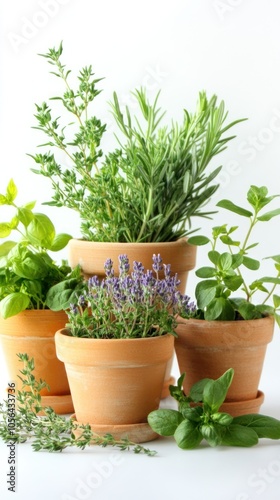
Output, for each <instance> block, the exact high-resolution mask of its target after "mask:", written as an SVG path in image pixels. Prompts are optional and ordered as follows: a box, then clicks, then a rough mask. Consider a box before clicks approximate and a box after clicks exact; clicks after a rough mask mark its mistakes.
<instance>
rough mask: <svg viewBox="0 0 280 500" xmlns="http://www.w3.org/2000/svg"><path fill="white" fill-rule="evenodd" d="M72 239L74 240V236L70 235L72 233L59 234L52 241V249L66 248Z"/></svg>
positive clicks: (53, 250)
mask: <svg viewBox="0 0 280 500" xmlns="http://www.w3.org/2000/svg"><path fill="white" fill-rule="evenodd" d="M70 240H72V236H70V234H66V233H60V234H57V235H56V236H55V237H54V239H53V241H52V244H51V247H50V250H51V251H52V252H58V251H59V250H62V249H63V248H65V247H66V245H67V244H68V242H69V241H70Z"/></svg>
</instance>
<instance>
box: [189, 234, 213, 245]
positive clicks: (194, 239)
mask: <svg viewBox="0 0 280 500" xmlns="http://www.w3.org/2000/svg"><path fill="white" fill-rule="evenodd" d="M209 241H210V240H209V238H207V237H206V236H191V237H190V238H188V243H189V244H190V245H195V246H202V245H206V244H207V243H209Z"/></svg>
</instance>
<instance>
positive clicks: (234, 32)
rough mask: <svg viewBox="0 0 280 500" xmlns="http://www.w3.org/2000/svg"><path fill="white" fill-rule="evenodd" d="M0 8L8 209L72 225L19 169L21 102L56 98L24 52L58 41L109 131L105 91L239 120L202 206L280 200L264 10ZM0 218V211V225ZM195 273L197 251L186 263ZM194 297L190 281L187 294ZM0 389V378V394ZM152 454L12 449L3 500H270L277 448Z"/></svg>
mask: <svg viewBox="0 0 280 500" xmlns="http://www.w3.org/2000/svg"><path fill="white" fill-rule="evenodd" d="M0 9H1V11H0V22H1V44H0V47H1V49H0V50H1V81H0V85H1V95H0V110H1V111H0V112H1V115H0V137H1V176H0V193H4V192H5V188H6V184H7V183H8V181H9V179H10V178H11V177H12V178H13V179H14V181H15V183H16V184H17V186H18V188H19V197H18V200H19V202H22V203H25V202H26V201H30V200H33V199H36V200H37V208H38V209H39V208H40V210H41V211H45V212H46V213H47V214H48V215H50V216H51V218H52V220H53V221H54V223H55V225H56V228H57V230H58V231H63V232H70V233H71V234H72V235H73V236H79V235H80V233H79V221H78V218H77V216H76V215H75V214H73V213H72V212H69V211H67V210H66V209H65V210H63V209H57V208H49V207H41V206H40V204H41V203H42V202H44V201H47V200H49V199H50V197H51V189H50V186H49V185H48V183H47V180H45V179H44V178H42V177H40V176H35V175H34V174H33V173H32V172H31V171H30V168H31V167H34V164H33V161H32V160H31V159H30V158H29V157H28V156H27V153H31V154H35V153H36V152H37V145H38V144H39V143H40V142H42V139H43V138H42V136H40V133H39V132H37V131H35V130H33V129H32V128H31V127H32V126H34V125H35V119H34V118H33V114H34V113H35V105H34V104H35V103H38V104H41V102H42V101H44V100H47V99H48V98H49V97H51V96H53V95H55V94H58V93H59V92H60V88H59V81H58V80H57V79H56V78H55V77H52V76H51V75H49V69H50V67H49V65H48V64H47V63H46V61H45V59H43V58H41V57H39V56H38V55H37V54H38V53H45V52H47V50H48V49H49V48H50V47H54V46H55V47H57V46H58V44H59V43H60V41H61V40H63V43H64V55H63V60H64V62H65V64H66V65H67V66H68V67H70V68H71V69H73V74H74V73H75V71H77V70H79V69H80V68H81V67H83V66H85V65H89V64H92V66H93V70H94V72H95V74H96V76H97V77H103V76H104V77H106V78H105V80H104V81H103V82H102V87H103V89H104V91H103V92H102V94H101V95H100V96H99V97H98V100H97V102H96V112H97V113H98V115H99V116H100V118H101V119H102V120H104V121H107V122H109V124H110V120H111V118H110V114H109V106H108V101H109V100H110V99H111V97H112V93H113V91H114V90H116V91H117V93H118V94H119V97H120V100H121V103H122V104H123V105H125V104H132V106H133V101H131V97H130V94H129V92H130V90H133V89H134V88H136V87H139V86H141V85H146V86H147V88H148V93H149V96H151V97H153V96H154V95H155V93H156V92H157V91H158V90H160V89H161V104H162V106H163V108H164V109H166V110H167V111H168V113H167V116H168V118H174V119H176V120H181V118H182V112H183V109H184V108H186V109H188V110H190V111H193V110H194V109H195V104H196V100H197V96H198V93H199V91H200V90H203V89H205V90H206V92H207V94H208V95H209V96H211V95H212V94H217V95H218V97H219V99H223V100H224V101H225V105H226V108H227V109H228V110H229V119H230V120H234V119H237V118H243V117H246V118H248V121H246V122H244V123H242V124H240V125H238V126H237V127H235V130H234V132H235V133H236V134H237V137H236V139H234V141H232V142H231V143H230V145H229V147H228V149H227V150H226V151H225V152H224V153H222V155H220V156H218V157H217V158H216V159H214V161H213V165H212V167H213V168H215V167H216V166H218V165H220V164H222V165H223V170H222V173H221V174H220V178H219V181H220V184H221V186H220V189H219V192H218V195H217V196H216V197H215V198H214V200H212V203H211V205H210V206H211V207H214V206H215V204H216V203H217V201H218V199H220V198H231V199H232V200H233V201H235V202H236V203H240V204H243V205H245V203H244V201H243V200H244V197H245V195H246V192H247V190H248V188H249V186H250V184H256V185H266V186H267V187H268V188H269V190H270V192H271V193H272V194H276V193H280V180H279V167H280V141H279V136H280V90H279V89H280V31H279V17H280V5H279V2H278V1H277V0H269V1H265V0H263V1H262V0H254V1H253V0H243V1H242V0H220V1H218V0H217V1H215V0H197V1H194V0H193V1H190V0H173V1H172V2H170V1H167V0H142V1H141V2H138V1H137V2H136V1H134V2H132V1H128V0H118V1H113V0H103V1H102V2H101V1H98V2H97V1H94V0H92V1H90V0H81V1H78V0H49V1H47V0H36V1H35V0H25V1H24V2H23V1H21V0H14V1H13V2H3V1H2V2H1V7H0ZM108 129H109V130H108V134H107V135H106V138H105V143H104V149H105V150H106V148H109V147H110V145H111V144H113V128H112V126H109V128H108ZM210 206H209V207H210ZM274 206H276V205H274ZM225 215H226V217H225ZM2 217H4V216H3V215H2V213H1V219H0V220H1V221H2V220H3V218H2ZM230 220H231V219H230V217H229V214H227V213H226V214H224V213H221V214H220V215H217V216H216V218H215V223H217V221H219V222H220V223H224V222H228V221H230ZM233 223H234V222H233ZM238 223H239V222H238ZM211 224H212V223H209V222H208V221H203V220H202V221H201V220H197V221H194V227H201V228H202V230H203V232H207V231H209V228H210V227H211ZM242 231H243V229H241V232H242ZM258 240H260V241H261V243H260V246H259V247H258V249H257V250H256V254H255V256H256V258H260V259H261V258H262V257H263V256H266V255H273V254H277V253H280V251H279V219H278V220H277V219H274V220H273V222H271V223H268V224H266V225H264V226H261V227H260V229H259V230H258V231H257V235H256V241H258ZM203 262H204V253H203V252H202V251H201V252H199V254H198V264H199V265H202V264H203ZM264 269H265V271H264V273H266V272H268V269H270V266H269V264H268V262H267V261H265V262H264ZM194 286H195V277H194V275H193V274H191V276H190V278H189V284H188V291H189V293H190V294H193V291H194ZM279 347H280V342H279V329H278V328H277V329H276V331H275V339H274V340H273V343H272V344H271V345H270V346H269V350H268V357H267V360H266V364H265V369H264V375H263V378H262V385H261V388H262V389H263V390H264V392H265V393H266V400H265V403H264V405H263V409H262V411H263V412H266V413H268V414H270V415H273V416H275V417H278V418H280V401H279V386H278V380H279V366H278V358H279ZM2 365H3V363H2ZM174 370H175V371H176V366H175V367H174ZM273 376H274V378H275V381H273V378H272V377H273ZM6 382H7V375H6V372H5V369H4V368H3V369H2V378H1V388H4V387H5V384H6ZM152 447H153V448H156V449H158V450H159V457H158V458H153V459H150V458H147V457H139V456H134V455H129V454H122V455H121V459H119V460H120V461H119V463H118V465H116V463H117V461H118V458H116V457H118V456H119V455H118V452H117V451H114V450H113V451H112V450H96V449H94V450H92V449H90V450H87V451H85V452H77V451H71V452H66V453H64V454H59V455H48V454H45V453H40V454H34V453H33V452H31V450H30V447H29V445H23V446H22V447H19V449H18V490H17V494H16V496H17V497H18V498H29V499H30V500H33V499H34V500H35V499H37V498H39V497H40V498H42V499H43V500H45V499H47V498H54V499H59V500H63V499H64V500H65V499H67V498H76V499H82V498H83V499H88V498H89V499H90V500H91V499H102V500H105V499H106V500H107V499H111V498H112V499H125V500H130V499H142V498H146V499H147V500H150V499H152V498H163V499H167V498H174V496H175V495H178V494H180V495H184V496H185V497H187V498H189V499H190V500H196V499H201V498H208V499H210V500H214V498H215V499H221V500H248V499H250V500H251V499H253V500H255V499H258V498H260V499H267V500H268V499H269V500H276V499H278V498H279V493H278V492H279V489H280V480H279V477H280V450H279V444H278V443H270V442H263V443H262V444H261V445H258V446H257V447H256V448H254V449H252V450H238V449H236V450H235V449H234V450H232V449H223V450H211V449H209V448H201V449H199V450H197V451H192V452H183V451H180V450H178V449H177V448H176V447H175V445H174V443H173V442H172V440H170V441H169V440H164V441H158V442H155V443H154V445H153V446H152ZM112 453H113V458H112ZM6 458H7V449H6V448H5V446H2V445H1V468H0V471H1V472H0V483H1V486H0V488H1V498H4V499H6V498H10V494H9V493H8V492H7V490H6V484H5V467H6ZM110 460H111V462H110ZM112 460H113V461H114V460H115V462H116V463H114V465H112ZM104 461H105V462H106V463H107V476H106V477H103V476H104V475H106V474H105V472H103V476H102V475H101V473H99V483H100V484H99V483H98V473H97V472H96V471H97V468H96V467H95V466H94V462H96V463H98V464H99V465H100V464H103V462H104ZM108 463H110V464H111V468H110V466H108ZM105 469H106V467H105ZM105 469H104V470H105ZM263 471H266V472H263ZM92 472H94V473H95V476H94V477H95V480H96V481H97V483H96V484H98V487H97V486H96V484H95V486H96V487H95V488H91V489H90V488H89V487H88V489H84V490H82V489H81V490H79V489H77V488H78V486H77V485H78V484H81V481H84V482H86V481H87V480H88V478H89V476H90V474H91V473H92ZM96 474H97V475H96ZM100 478H101V480H100ZM89 482H90V479H89ZM91 484H93V483H91ZM149 486H150V488H151V489H150V490H149V489H148V487H149ZM67 495H68V496H67Z"/></svg>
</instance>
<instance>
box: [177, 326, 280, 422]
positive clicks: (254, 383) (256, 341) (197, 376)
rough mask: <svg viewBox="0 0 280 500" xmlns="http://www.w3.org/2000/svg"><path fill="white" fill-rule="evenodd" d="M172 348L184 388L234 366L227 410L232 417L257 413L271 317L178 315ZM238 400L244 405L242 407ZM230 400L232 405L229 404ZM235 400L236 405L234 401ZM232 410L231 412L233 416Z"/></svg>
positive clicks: (261, 398) (270, 335)
mask: <svg viewBox="0 0 280 500" xmlns="http://www.w3.org/2000/svg"><path fill="white" fill-rule="evenodd" d="M176 331H177V334H178V338H175V351H176V356H177V359H178V365H179V370H180V373H184V372H185V373H186V377H185V381H184V391H185V393H186V394H187V393H188V392H189V390H190V388H191V386H192V385H193V384H194V383H195V382H197V381H198V380H201V379H203V378H213V379H216V378H218V377H220V376H221V375H222V374H223V373H224V372H225V371H226V370H227V369H229V368H233V369H234V377H233V381H232V384H231V386H230V388H229V391H228V395H227V399H226V401H225V404H226V403H227V407H226V408H227V409H225V405H224V406H223V407H222V411H228V412H229V413H231V414H232V415H233V416H235V415H241V414H244V413H252V408H253V410H254V413H257V411H258V410H259V407H260V405H261V403H262V402H263V393H261V392H260V391H259V382H260V378H261V373H262V368H263V363H264V359H265V353H266V348H267V344H268V343H269V342H271V340H272V338H273V331H274V318H273V317H266V318H261V319H255V320H241V321H206V320H198V319H188V320H184V319H183V318H180V324H179V325H178V327H177V330H176ZM242 402H244V405H246V408H247V409H246V408H245V410H244V408H243V407H242ZM231 403H232V404H231ZM236 403H238V404H236ZM234 413H235V415H234Z"/></svg>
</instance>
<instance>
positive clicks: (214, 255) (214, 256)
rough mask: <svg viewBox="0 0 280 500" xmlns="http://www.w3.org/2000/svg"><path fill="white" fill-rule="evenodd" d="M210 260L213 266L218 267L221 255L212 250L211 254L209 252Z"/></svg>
mask: <svg viewBox="0 0 280 500" xmlns="http://www.w3.org/2000/svg"><path fill="white" fill-rule="evenodd" d="M208 258H209V260H210V261H211V262H212V264H214V265H215V266H216V265H217V264H218V262H219V258H220V254H219V252H217V250H210V252H208Z"/></svg>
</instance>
